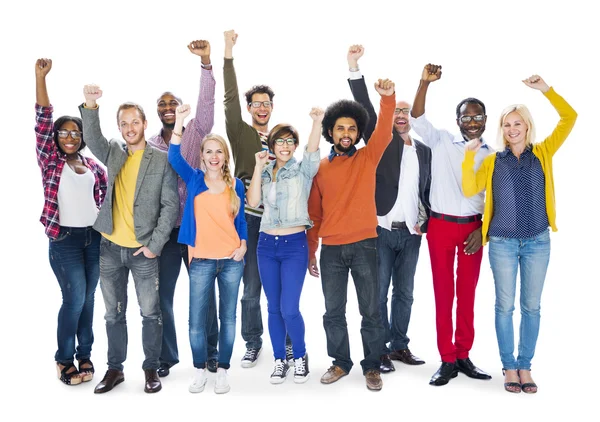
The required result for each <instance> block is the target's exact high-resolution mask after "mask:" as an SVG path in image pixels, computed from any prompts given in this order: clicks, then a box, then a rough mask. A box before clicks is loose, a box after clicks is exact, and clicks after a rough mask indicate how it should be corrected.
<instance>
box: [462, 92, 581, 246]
mask: <svg viewBox="0 0 600 422" xmlns="http://www.w3.org/2000/svg"><path fill="white" fill-rule="evenodd" d="M544 95H545V96H546V98H548V100H549V101H550V104H552V106H553V107H554V108H555V109H556V111H557V112H558V115H559V116H560V121H559V122H558V124H557V125H556V127H555V128H554V130H553V131H552V134H550V136H548V137H547V138H546V139H544V141H543V142H539V143H535V144H533V154H534V155H535V156H536V157H537V158H538V159H539V160H540V163H541V164H542V170H543V171H544V176H545V179H546V187H545V193H546V213H547V214H548V222H549V223H550V227H551V228H552V231H556V230H557V228H556V202H555V198H554V177H553V173H552V157H553V156H554V153H555V152H556V151H557V150H558V148H560V146H561V145H562V144H563V142H565V140H566V139H567V136H569V133H571V129H573V126H574V125H575V120H577V113H576V112H575V110H574V109H573V107H571V106H570V105H569V103H567V102H566V101H565V99H564V98H563V97H561V96H560V95H558V94H557V93H556V92H555V91H554V88H550V89H549V90H548V91H547V92H545V93H544ZM495 162H496V154H490V155H488V156H487V157H486V158H485V159H484V160H483V163H481V166H480V167H479V170H478V171H477V173H475V170H474V167H475V152H474V151H467V150H465V159H464V161H463V163H462V188H463V193H464V195H465V196H467V197H468V196H473V195H475V194H477V193H479V192H481V191H482V190H483V189H485V207H484V212H483V225H482V228H481V235H482V237H483V244H484V245H485V244H486V243H487V241H488V235H487V233H488V228H489V226H490V221H491V220H492V216H493V215H494V202H493V198H494V196H493V194H492V177H493V175H494V164H495Z"/></svg>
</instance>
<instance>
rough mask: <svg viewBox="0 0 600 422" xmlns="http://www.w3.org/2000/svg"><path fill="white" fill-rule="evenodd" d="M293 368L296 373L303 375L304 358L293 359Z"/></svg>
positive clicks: (304, 369)
mask: <svg viewBox="0 0 600 422" xmlns="http://www.w3.org/2000/svg"><path fill="white" fill-rule="evenodd" d="M294 370H295V371H294V372H295V373H296V375H304V373H305V372H306V360H305V359H304V358H303V357H302V358H299V359H295V360H294Z"/></svg>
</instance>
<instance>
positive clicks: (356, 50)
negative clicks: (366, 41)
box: [348, 44, 365, 67]
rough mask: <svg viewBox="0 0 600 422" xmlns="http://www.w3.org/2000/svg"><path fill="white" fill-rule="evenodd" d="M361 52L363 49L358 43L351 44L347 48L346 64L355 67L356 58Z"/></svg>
mask: <svg viewBox="0 0 600 422" xmlns="http://www.w3.org/2000/svg"><path fill="white" fill-rule="evenodd" d="M363 54H365V49H364V48H363V46H362V45H360V44H354V45H351V46H350V48H348V66H350V67H357V66H358V59H360V58H361V57H362V56H363Z"/></svg>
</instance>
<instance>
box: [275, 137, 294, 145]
mask: <svg viewBox="0 0 600 422" xmlns="http://www.w3.org/2000/svg"><path fill="white" fill-rule="evenodd" d="M275 143H276V144H277V145H279V146H281V145H283V144H284V143H286V144H288V145H289V146H292V145H294V144H295V143H296V139H294V138H287V139H281V138H279V139H275Z"/></svg>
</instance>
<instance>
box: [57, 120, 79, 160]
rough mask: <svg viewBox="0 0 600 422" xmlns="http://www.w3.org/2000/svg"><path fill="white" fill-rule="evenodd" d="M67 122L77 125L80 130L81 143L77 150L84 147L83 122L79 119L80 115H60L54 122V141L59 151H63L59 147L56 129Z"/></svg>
mask: <svg viewBox="0 0 600 422" xmlns="http://www.w3.org/2000/svg"><path fill="white" fill-rule="evenodd" d="M67 122H73V123H75V124H76V125H77V128H78V129H79V131H80V132H81V144H80V145H79V149H78V150H77V151H78V152H79V151H81V150H82V149H84V148H85V141H84V140H83V122H82V121H81V118H80V117H74V116H61V117H59V118H58V119H56V122H54V143H55V144H56V147H57V148H58V149H59V150H60V151H62V152H64V151H63V150H62V148H61V147H60V144H59V143H58V131H59V130H60V128H61V127H62V126H63V125H64V124H65V123H67Z"/></svg>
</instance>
